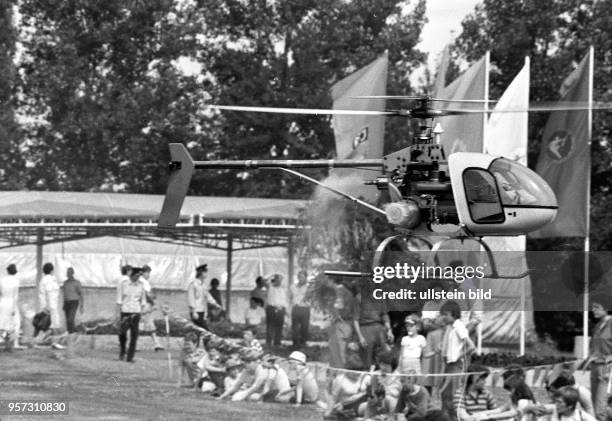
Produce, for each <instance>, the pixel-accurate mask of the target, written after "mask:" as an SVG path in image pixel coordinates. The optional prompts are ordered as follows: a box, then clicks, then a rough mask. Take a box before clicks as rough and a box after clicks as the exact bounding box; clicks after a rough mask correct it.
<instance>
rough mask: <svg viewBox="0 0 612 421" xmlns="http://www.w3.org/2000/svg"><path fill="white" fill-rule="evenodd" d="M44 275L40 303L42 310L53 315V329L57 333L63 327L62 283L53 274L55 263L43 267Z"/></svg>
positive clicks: (40, 286) (41, 281) (39, 297)
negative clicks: (60, 312) (60, 304)
mask: <svg viewBox="0 0 612 421" xmlns="http://www.w3.org/2000/svg"><path fill="white" fill-rule="evenodd" d="M42 270H43V273H44V275H43V277H42V279H41V280H40V284H39V285H38V303H39V305H40V308H41V309H42V310H47V311H48V312H49V315H50V316H51V329H53V331H55V332H56V333H57V332H58V331H59V330H60V329H61V325H60V315H59V293H60V285H59V283H58V282H57V279H56V278H55V276H53V264H52V263H49V262H47V263H45V264H44V265H43V267H42Z"/></svg>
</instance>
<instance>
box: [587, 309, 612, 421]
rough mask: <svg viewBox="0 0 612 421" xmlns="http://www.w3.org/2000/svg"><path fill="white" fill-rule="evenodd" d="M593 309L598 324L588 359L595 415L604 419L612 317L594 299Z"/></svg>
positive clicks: (610, 352)
mask: <svg viewBox="0 0 612 421" xmlns="http://www.w3.org/2000/svg"><path fill="white" fill-rule="evenodd" d="M600 301H603V300H600ZM591 309H592V311H593V316H594V317H595V319H597V324H596V325H595V328H594V329H593V333H592V338H591V342H590V344H589V357H588V360H587V361H588V362H589V363H590V364H589V365H590V369H591V393H592V395H593V396H592V399H593V408H594V410H595V416H597V418H599V419H603V418H604V416H605V413H606V395H607V388H608V383H609V382H608V379H609V377H610V364H612V317H611V316H610V315H609V314H608V308H607V307H606V306H604V304H603V303H602V302H597V301H593V302H592V303H591Z"/></svg>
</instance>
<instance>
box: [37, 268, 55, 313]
mask: <svg viewBox="0 0 612 421" xmlns="http://www.w3.org/2000/svg"><path fill="white" fill-rule="evenodd" d="M59 292H60V285H59V283H58V282H57V279H55V276H53V275H45V276H43V277H42V279H41V280H40V285H39V292H38V299H39V303H40V308H50V309H54V308H56V307H57V306H58V305H59Z"/></svg>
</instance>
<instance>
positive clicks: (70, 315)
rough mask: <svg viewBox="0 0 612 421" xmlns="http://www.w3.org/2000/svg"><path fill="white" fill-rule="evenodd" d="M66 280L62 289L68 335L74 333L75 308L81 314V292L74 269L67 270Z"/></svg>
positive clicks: (79, 282)
mask: <svg viewBox="0 0 612 421" xmlns="http://www.w3.org/2000/svg"><path fill="white" fill-rule="evenodd" d="M66 278H67V279H66V280H65V281H64V285H63V286H62V288H63V289H64V313H65V314H66V329H67V330H68V333H72V332H75V331H76V329H75V327H74V319H75V316H76V312H77V308H78V309H79V311H80V313H81V314H83V290H82V287H81V281H79V280H78V279H76V278H75V277H74V269H73V268H71V267H70V268H68V270H67V271H66Z"/></svg>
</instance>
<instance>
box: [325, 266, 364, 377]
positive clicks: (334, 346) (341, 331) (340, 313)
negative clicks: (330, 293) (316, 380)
mask: <svg viewBox="0 0 612 421" xmlns="http://www.w3.org/2000/svg"><path fill="white" fill-rule="evenodd" d="M334 288H335V292H336V298H335V299H334V307H333V309H332V314H331V323H330V325H329V327H328V330H327V334H328V338H329V357H330V361H329V365H330V366H331V367H335V368H345V365H346V347H347V345H348V343H349V342H350V341H351V339H352V337H353V325H352V322H353V319H354V318H355V314H356V313H357V312H358V311H359V309H358V306H357V298H355V296H354V295H353V293H352V292H351V291H350V290H349V289H348V288H347V287H346V286H345V285H344V284H343V283H342V281H341V280H340V279H339V278H335V279H334Z"/></svg>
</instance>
